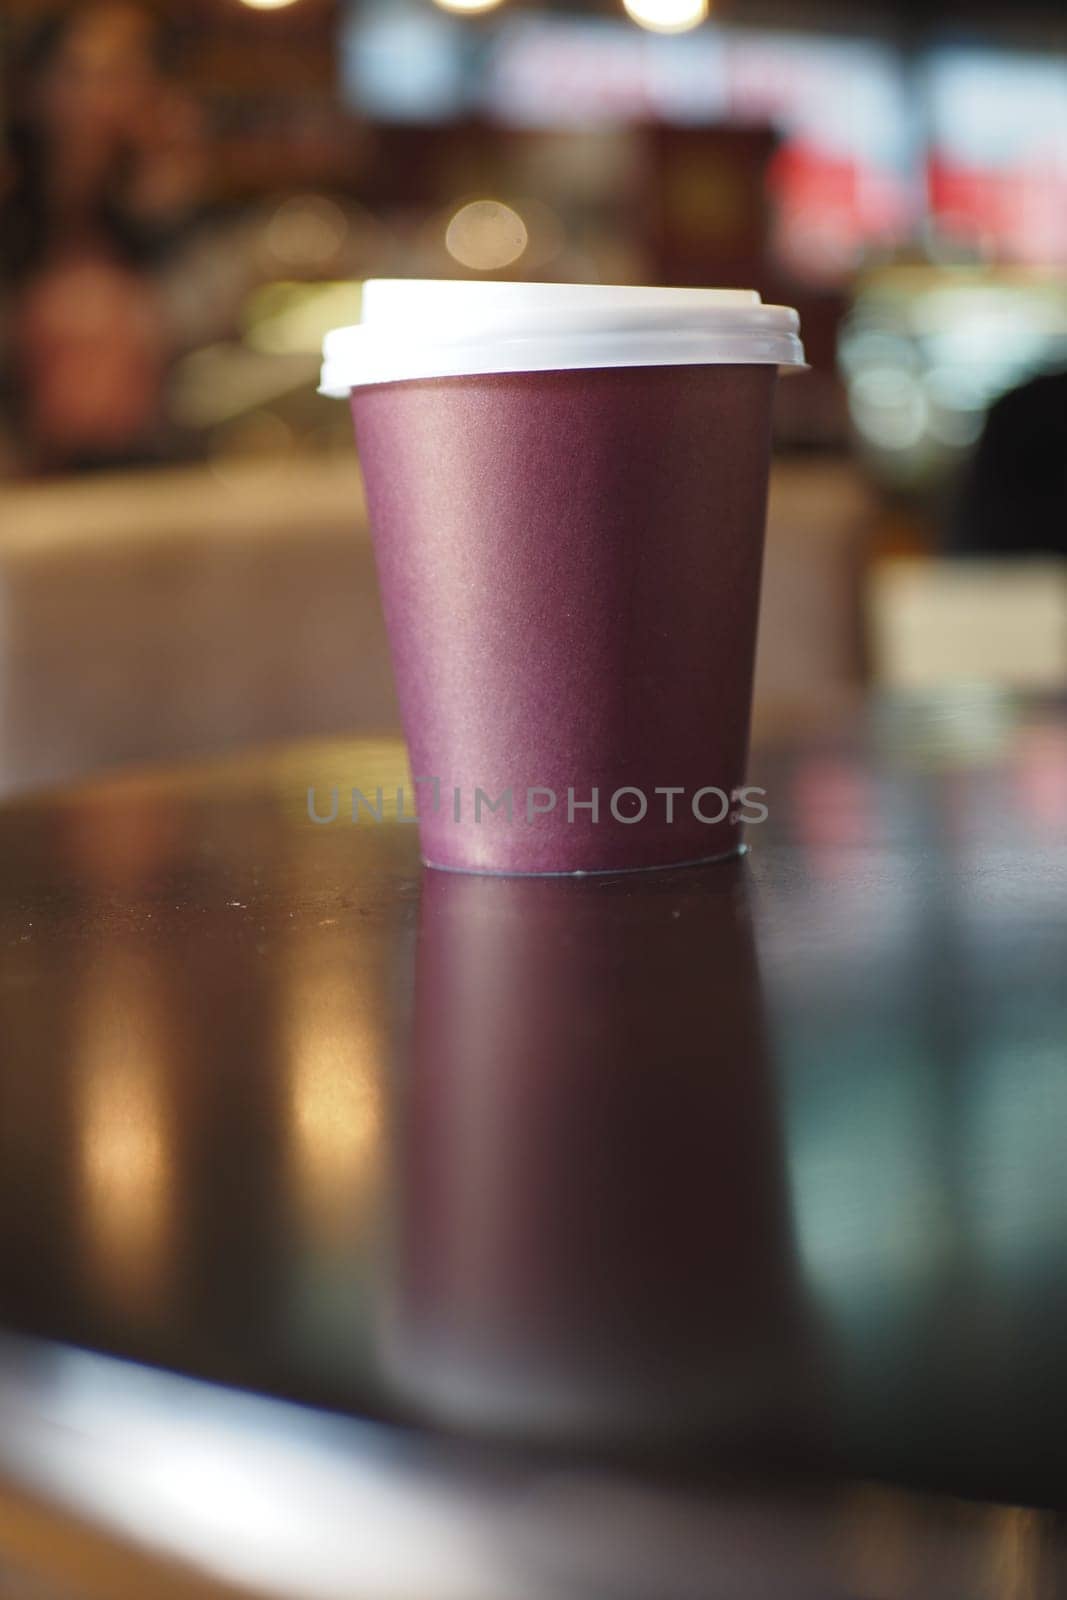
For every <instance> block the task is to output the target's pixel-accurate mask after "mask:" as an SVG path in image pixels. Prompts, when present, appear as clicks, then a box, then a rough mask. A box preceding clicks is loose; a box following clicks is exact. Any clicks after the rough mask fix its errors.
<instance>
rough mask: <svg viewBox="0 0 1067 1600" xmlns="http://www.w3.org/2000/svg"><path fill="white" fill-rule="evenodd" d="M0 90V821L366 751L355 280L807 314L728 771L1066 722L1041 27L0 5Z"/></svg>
mask: <svg viewBox="0 0 1067 1600" xmlns="http://www.w3.org/2000/svg"><path fill="white" fill-rule="evenodd" d="M0 52H2V71H0V130H2V133H0V355H2V366H0V792H12V791H15V790H19V789H26V788H32V787H35V786H38V785H42V784H48V783H53V782H59V781H64V780H68V779H71V778H74V777H77V776H79V775H82V774H85V773H88V772H91V771H94V770H97V769H100V768H104V767H108V766H111V765H114V764H116V763H121V762H128V761H139V760H145V759H151V758H159V757H179V756H185V755H189V754H194V753H198V752H208V751H213V750H219V749H223V748H227V747H231V746H238V745H244V744H249V743H252V742H257V741H262V740H270V739H276V738H283V737H289V736H292V735H301V734H318V733H324V732H334V731H342V730H344V731H348V730H364V731H367V730H380V729H385V728H389V727H391V726H393V725H394V724H395V721H396V711H395V706H394V701H393V693H392V687H391V680H390V674H389V667H388V662H387V657H386V650H385V642H384V635H383V631H382V624H381V620H380V615H379V609H378V601H377V596H376V592H375V585H374V573H373V562H372V558H371V551H370V545H369V540H368V534H367V529H366V523H365V517H364V514H363V509H362V498H361V491H360V484H359V473H358V466H357V463H356V460H355V457H354V454H353V450H352V443H351V433H350V424H349V419H348V416H347V413H346V409H345V407H343V406H339V405H337V404H335V403H331V402H329V401H326V400H324V399H322V398H320V397H319V396H318V395H317V394H316V392H315V389H316V381H317V373H318V364H319V351H320V345H321V339H322V335H323V333H324V332H325V331H326V330H327V329H328V328H331V327H334V326H336V325H338V324H341V323H344V322H347V321H355V320H356V319H357V318H358V316H359V309H360V285H361V283H362V282H363V281H364V280H365V279H366V278H368V277H372V276H427V277H461V278H467V279H486V280H492V279H509V278H510V279H545V280H560V281H582V282H591V283H596V282H603V283H643V282H648V283H663V284H690V285H725V286H731V285H739V286H746V287H754V288H757V289H759V290H760V292H761V293H762V294H763V296H764V298H765V299H769V300H774V301H779V302H786V303H788V304H791V305H796V306H797V307H798V308H799V309H800V312H801V316H802V319H803V326H804V333H805V339H806V344H807V348H808V353H809V359H810V362H811V368H812V370H811V372H810V373H808V374H806V375H804V376H802V377H797V378H792V379H790V380H788V381H784V382H783V383H782V384H781V385H780V386H779V405H778V414H777V419H776V427H777V459H776V466H775V475H774V484H773V489H772V504H771V518H770V533H769V544H768V556H767V572H766V588H765V600H764V615H763V624H762V633H761V644H760V660H759V670H758V683H757V734H758V735H761V734H763V733H765V732H767V731H772V732H773V731H775V730H783V729H785V730H789V729H794V728H804V727H807V726H809V725H810V724H811V723H812V722H814V721H820V720H825V719H834V718H838V717H847V715H848V713H849V710H850V708H851V707H852V706H853V705H854V704H855V703H856V702H857V701H858V699H859V698H860V697H861V696H863V695H864V694H866V693H868V692H870V691H871V690H873V691H874V692H875V693H877V694H881V693H886V694H892V693H904V694H910V693H913V692H920V691H921V692H923V693H927V692H936V693H939V694H953V693H959V692H960V691H961V688H962V686H965V685H972V684H975V683H978V684H982V685H988V686H990V687H991V689H992V691H993V699H989V698H988V697H987V698H986V699H981V698H980V699H979V701H976V702H975V703H976V704H981V705H984V706H986V707H987V713H986V714H988V706H989V705H991V704H995V697H996V696H997V695H1008V696H1010V695H1011V694H1012V693H1013V692H1015V691H1016V690H1021V689H1039V690H1050V691H1057V690H1061V689H1062V688H1063V687H1064V685H1065V684H1067V566H1065V557H1067V17H1065V13H1064V10H1063V7H1062V0H1053V3H1039V0H1024V3H1023V4H1016V3H1013V4H1009V3H1008V0H988V3H982V0H972V3H960V4H955V5H953V4H949V5H943V6H939V7H936V8H935V7H931V6H929V5H926V4H923V3H922V0H895V3H894V0H886V3H885V4H884V5H882V6H870V7H868V6H866V5H861V4H856V3H849V4H840V5H836V6H835V5H832V4H822V3H819V0H790V3H788V4H786V3H784V0H783V3H778V4H775V3H773V0H766V3H764V0H171V3H169V4H168V3H166V0H153V3H148V0H79V3H77V4H74V5H66V6H63V5H53V4H51V3H50V0H5V3H4V8H3V12H2V18H0ZM664 532H665V533H666V534H668V535H669V529H668V530H664Z"/></svg>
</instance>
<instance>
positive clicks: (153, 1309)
mask: <svg viewBox="0 0 1067 1600" xmlns="http://www.w3.org/2000/svg"><path fill="white" fill-rule="evenodd" d="M160 983H161V974H160V973H159V971H158V970H157V969H156V968H154V967H153V965H152V964H151V962H150V961H149V960H146V959H145V956H144V955H143V954H141V953H139V952H138V951H137V950H136V949H135V948H134V947H132V946H130V945H128V944H123V943H117V944H112V945H109V946H107V947H106V948H105V949H102V950H101V951H100V952H99V954H98V955H97V956H96V958H95V959H94V961H93V962H92V964H91V965H90V967H89V968H88V971H87V972H86V975H85V985H84V991H83V994H82V997H81V1004H80V1008H79V1012H78V1025H77V1033H76V1037H75V1042H74V1050H75V1056H76V1062H77V1065H76V1084H77V1098H78V1101H79V1112H78V1119H79V1120H78V1128H79V1141H80V1151H81V1175H82V1185H83V1196H84V1206H83V1208H82V1210H81V1226H82V1228H83V1230H84V1235H85V1245H86V1250H87V1279H88V1282H89V1284H90V1286H91V1287H92V1290H93V1292H94V1293H96V1294H99V1295H102V1296H103V1297H104V1298H105V1300H107V1301H115V1302H117V1303H118V1304H120V1305H121V1306H122V1307H123V1309H124V1311H125V1312H126V1313H127V1314H130V1315H133V1316H136V1317H144V1316H146V1315H152V1316H155V1317H158V1316H159V1315H160V1314H161V1312H162V1311H163V1309H164V1305H165V1301H166V1298H167V1295H168V1292H169V1290H170V1288H171V1287H172V1256H173V1246H174V1240H173V1237H172V1229H173V1224H174V1194H173V1186H174V1181H175V1180H174V1161H173V1151H172V1150H171V1148H170V1143H169V1136H170V1132H171V1128H172V1122H171V1116H170V1113H169V1107H168V1104H167V1090H168V1075H169V1073H170V1072H171V1071H172V1070H173V1068H174V1066H175V1063H174V1060H173V1057H172V1053H171V1049H170V1042H169V1038H168V1026H167V1025H168V1011H167V1007H166V999H165V997H164V996H162V995H161V994H160V993H159V987H160Z"/></svg>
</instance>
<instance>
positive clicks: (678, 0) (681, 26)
mask: <svg viewBox="0 0 1067 1600" xmlns="http://www.w3.org/2000/svg"><path fill="white" fill-rule="evenodd" d="M622 3H623V9H624V10H625V12H626V15H627V16H628V17H630V18H632V20H633V21H634V22H637V23H640V25H641V27H642V28H650V29H651V30H652V31H653V33H685V32H686V30H687V29H688V28H696V27H699V26H700V24H701V23H702V22H706V21H707V17H708V10H709V6H708V0H622Z"/></svg>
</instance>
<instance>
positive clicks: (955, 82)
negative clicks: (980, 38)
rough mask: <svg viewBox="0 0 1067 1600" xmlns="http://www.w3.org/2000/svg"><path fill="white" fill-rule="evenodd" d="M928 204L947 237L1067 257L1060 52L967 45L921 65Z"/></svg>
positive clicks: (1042, 258)
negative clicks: (1008, 50) (926, 109)
mask: <svg viewBox="0 0 1067 1600" xmlns="http://www.w3.org/2000/svg"><path fill="white" fill-rule="evenodd" d="M925 89H926V98H927V104H928V106H929V155H928V180H929V203H930V210H931V212H932V214H933V216H934V218H935V219H936V221H937V223H938V226H939V228H940V229H941V231H942V232H943V233H944V234H946V235H947V236H949V237H950V238H952V239H955V240H958V241H959V242H960V243H963V244H966V245H968V246H971V247H973V248H976V249H978V250H980V251H981V252H982V253H984V254H993V255H996V256H997V257H998V258H999V259H1001V260H1005V261H1009V262H1017V263H1022V264H1026V265H1034V266H1040V265H1047V264H1067V59H1064V58H1057V57H1055V56H1037V55H1032V56H1031V55H1015V54H1006V53H1004V52H1000V51H996V52H994V51H992V50H981V49H974V48H955V49H942V50H938V51H936V52H935V53H934V54H933V55H932V56H931V57H930V58H929V60H928V62H927V64H926V68H925Z"/></svg>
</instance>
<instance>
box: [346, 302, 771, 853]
mask: <svg viewBox="0 0 1067 1600" xmlns="http://www.w3.org/2000/svg"><path fill="white" fill-rule="evenodd" d="M797 326H798V324H797V317H796V313H795V312H792V311H789V310H787V309H786V308H784V307H775V306H764V305H762V304H761V303H760V301H759V297H758V296H757V295H755V294H750V293H748V292H742V291H725V290H682V289H624V288H601V287H590V286H587V285H533V284H477V283H425V282H418V281H414V280H412V281H406V282H405V281H392V282H390V281H386V282H378V283H374V284H368V285H367V287H366V291H365V300H364V321H363V323H362V324H361V325H360V326H359V327H357V328H352V329H340V330H338V331H337V332H336V333H334V334H331V335H330V336H329V338H328V340H327V344H326V362H325V366H324V370H323V391H324V392H325V393H329V394H335V395H338V394H344V395H350V397H351V405H352V414H353V418H354V422H355V429H356V437H357V442H358V446H359V452H360V458H361V461H362V466H363V473H364V479H365V482H366V489H367V501H368V508H369V512H370V521H371V528H372V534H373V539H374V546H375V552H376V558H377V564H378V572H379V578H380V583H381V592H382V600H383V605H384V610H385V617H386V624H387V628H388V632H389V639H390V646H391V651H392V657H393V667H394V672H395V676H396V682H397V689H398V693H399V698H400V705H401V712H402V716H403V721H404V727H405V733H406V737H407V741H408V748H409V753H410V759H411V768H412V776H413V779H414V780H416V782H415V789H416V792H417V794H418V813H419V826H420V837H421V845H422V853H423V858H424V860H425V861H426V862H427V863H428V864H429V865H431V866H438V867H446V868H452V869H455V870H460V871H473V872H498V873H537V874H543V873H584V872H612V871H622V870H629V869H637V868H650V867H662V866H670V865H677V864H681V863H686V862H697V861H708V860H714V859H716V858H719V857H727V856H732V855H736V854H737V852H738V851H739V850H740V849H741V848H742V838H743V827H744V823H745V821H746V820H755V819H756V818H758V817H759V816H760V815H762V807H761V799H760V797H759V796H758V795H755V794H753V793H750V792H749V791H748V790H747V789H746V785H745V776H746V762H747V755H748V737H749V721H750V712H751V698H752V673H753V663H754V658H755V645H756V624H757V615H758V609H759V591H760V574H761V566H762V555H763V537H764V524H765V518H766V500H767V479H768V470H769V462H770V430H771V407H772V401H773V393H774V386H775V383H776V379H777V373H778V370H779V368H780V367H787V366H796V365H799V364H801V363H802V361H803V351H802V349H801V346H800V343H799V338H798V335H797Z"/></svg>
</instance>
